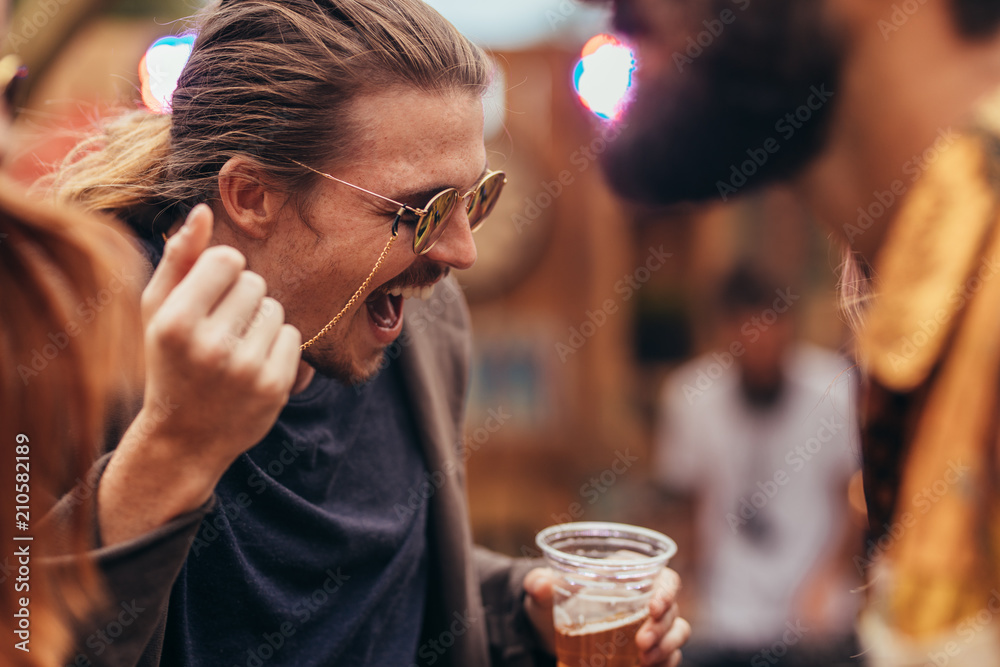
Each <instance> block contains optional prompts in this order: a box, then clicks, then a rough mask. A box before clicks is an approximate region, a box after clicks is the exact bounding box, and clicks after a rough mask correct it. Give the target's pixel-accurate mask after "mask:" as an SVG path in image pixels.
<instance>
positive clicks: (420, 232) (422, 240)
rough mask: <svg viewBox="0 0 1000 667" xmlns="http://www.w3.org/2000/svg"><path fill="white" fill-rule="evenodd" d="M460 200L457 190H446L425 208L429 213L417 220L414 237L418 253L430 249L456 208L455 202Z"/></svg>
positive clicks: (414, 244) (414, 249) (414, 247)
mask: <svg viewBox="0 0 1000 667" xmlns="http://www.w3.org/2000/svg"><path fill="white" fill-rule="evenodd" d="M457 201H458V192H457V191H455V190H445V191H444V192H442V193H440V194H438V195H436V196H435V197H434V199H432V200H431V201H430V202H429V203H428V204H427V207H426V208H425V209H424V210H425V211H427V213H426V214H425V215H423V216H421V218H420V220H419V221H418V222H417V229H416V231H415V236H414V237H413V251H414V252H416V253H417V254H418V255H419V254H423V253H425V252H427V251H428V250H430V249H431V248H432V247H433V246H434V244H435V243H436V242H437V240H438V239H439V238H441V233H442V232H443V231H444V224H445V223H446V222H447V220H448V216H449V215H451V212H452V211H454V210H455V202H457Z"/></svg>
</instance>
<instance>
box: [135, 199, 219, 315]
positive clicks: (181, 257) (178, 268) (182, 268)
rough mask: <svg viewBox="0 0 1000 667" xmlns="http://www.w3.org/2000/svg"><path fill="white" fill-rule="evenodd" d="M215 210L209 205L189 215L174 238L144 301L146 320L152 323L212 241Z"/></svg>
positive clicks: (148, 287)
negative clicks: (157, 312)
mask: <svg viewBox="0 0 1000 667" xmlns="http://www.w3.org/2000/svg"><path fill="white" fill-rule="evenodd" d="M214 220H215V219H214V217H213V215H212V209H211V208H209V207H208V205H207V204H198V205H197V206H195V207H194V208H193V209H191V212H190V213H189V214H188V217H187V220H185V221H184V224H183V225H182V226H181V228H180V230H179V231H178V232H177V233H176V234H174V235H173V236H172V237H170V240H168V241H167V245H166V247H165V249H164V253H163V259H161V260H160V264H159V266H157V267H156V271H155V272H153V277H152V278H151V279H150V281H149V284H148V285H147V286H146V291H145V292H144V293H143V299H142V316H143V320H144V321H147V322H148V321H149V318H150V317H152V316H153V313H155V312H156V311H157V310H159V308H160V306H161V305H163V302H164V301H165V300H166V298H167V296H169V295H170V293H171V292H172V291H173V290H174V288H175V287H177V285H178V284H179V283H180V282H181V280H183V279H184V276H186V275H187V274H188V271H190V270H191V267H192V266H194V263H195V262H196V261H198V258H199V257H200V256H201V253H203V252H205V249H206V248H207V247H208V244H209V242H210V241H211V240H212V229H213V227H214Z"/></svg>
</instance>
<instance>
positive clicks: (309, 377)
mask: <svg viewBox="0 0 1000 667" xmlns="http://www.w3.org/2000/svg"><path fill="white" fill-rule="evenodd" d="M314 377H316V369H315V368H313V367H312V366H310V365H309V364H307V363H306V362H304V361H300V362H299V372H298V375H296V376H295V383H294V384H293V385H292V391H291V395H292V396H295V395H296V394H301V393H302V392H304V391H305V390H306V388H307V387H308V386H309V383H310V382H312V381H313V378H314Z"/></svg>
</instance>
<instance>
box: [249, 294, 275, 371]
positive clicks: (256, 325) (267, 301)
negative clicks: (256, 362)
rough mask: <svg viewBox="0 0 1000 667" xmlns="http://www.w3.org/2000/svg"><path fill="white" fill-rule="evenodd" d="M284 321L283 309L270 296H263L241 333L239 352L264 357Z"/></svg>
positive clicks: (255, 357) (252, 356)
mask: <svg viewBox="0 0 1000 667" xmlns="http://www.w3.org/2000/svg"><path fill="white" fill-rule="evenodd" d="M284 323H285V309H284V308H282V307H281V304H280V303H278V302H277V301H275V300H274V299H272V298H271V297H269V296H265V297H264V298H263V300H261V302H260V307H259V308H258V309H257V312H256V313H255V314H254V315H253V318H252V319H251V320H250V324H249V326H248V327H247V329H246V332H245V333H243V339H242V341H240V351H239V354H240V355H241V356H242V355H246V356H248V357H251V358H254V359H264V358H265V357H266V356H267V354H268V352H269V351H270V350H271V346H272V345H273V344H274V340H275V338H276V337H277V336H278V332H279V331H280V330H281V325H283V324H284Z"/></svg>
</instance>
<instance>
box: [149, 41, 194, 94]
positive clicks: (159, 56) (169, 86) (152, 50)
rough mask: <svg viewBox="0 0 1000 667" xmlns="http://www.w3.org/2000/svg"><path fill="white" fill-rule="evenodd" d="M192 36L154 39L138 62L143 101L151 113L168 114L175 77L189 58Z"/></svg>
mask: <svg viewBox="0 0 1000 667" xmlns="http://www.w3.org/2000/svg"><path fill="white" fill-rule="evenodd" d="M193 45H194V35H181V36H180V37H163V38H161V39H158V40H156V41H155V42H154V43H153V45H152V46H151V47H149V49H148V50H147V51H146V55H144V56H143V57H142V61H141V62H140V63H139V80H140V81H141V82H142V101H143V102H144V103H145V105H146V106H147V107H148V108H149V110H150V111H153V112H154V113H170V99H171V97H173V94H174V89H176V88H177V80H178V79H179V78H180V76H181V72H182V71H183V70H184V66H185V65H186V64H187V61H188V58H190V57H191V49H192V47H193Z"/></svg>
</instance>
